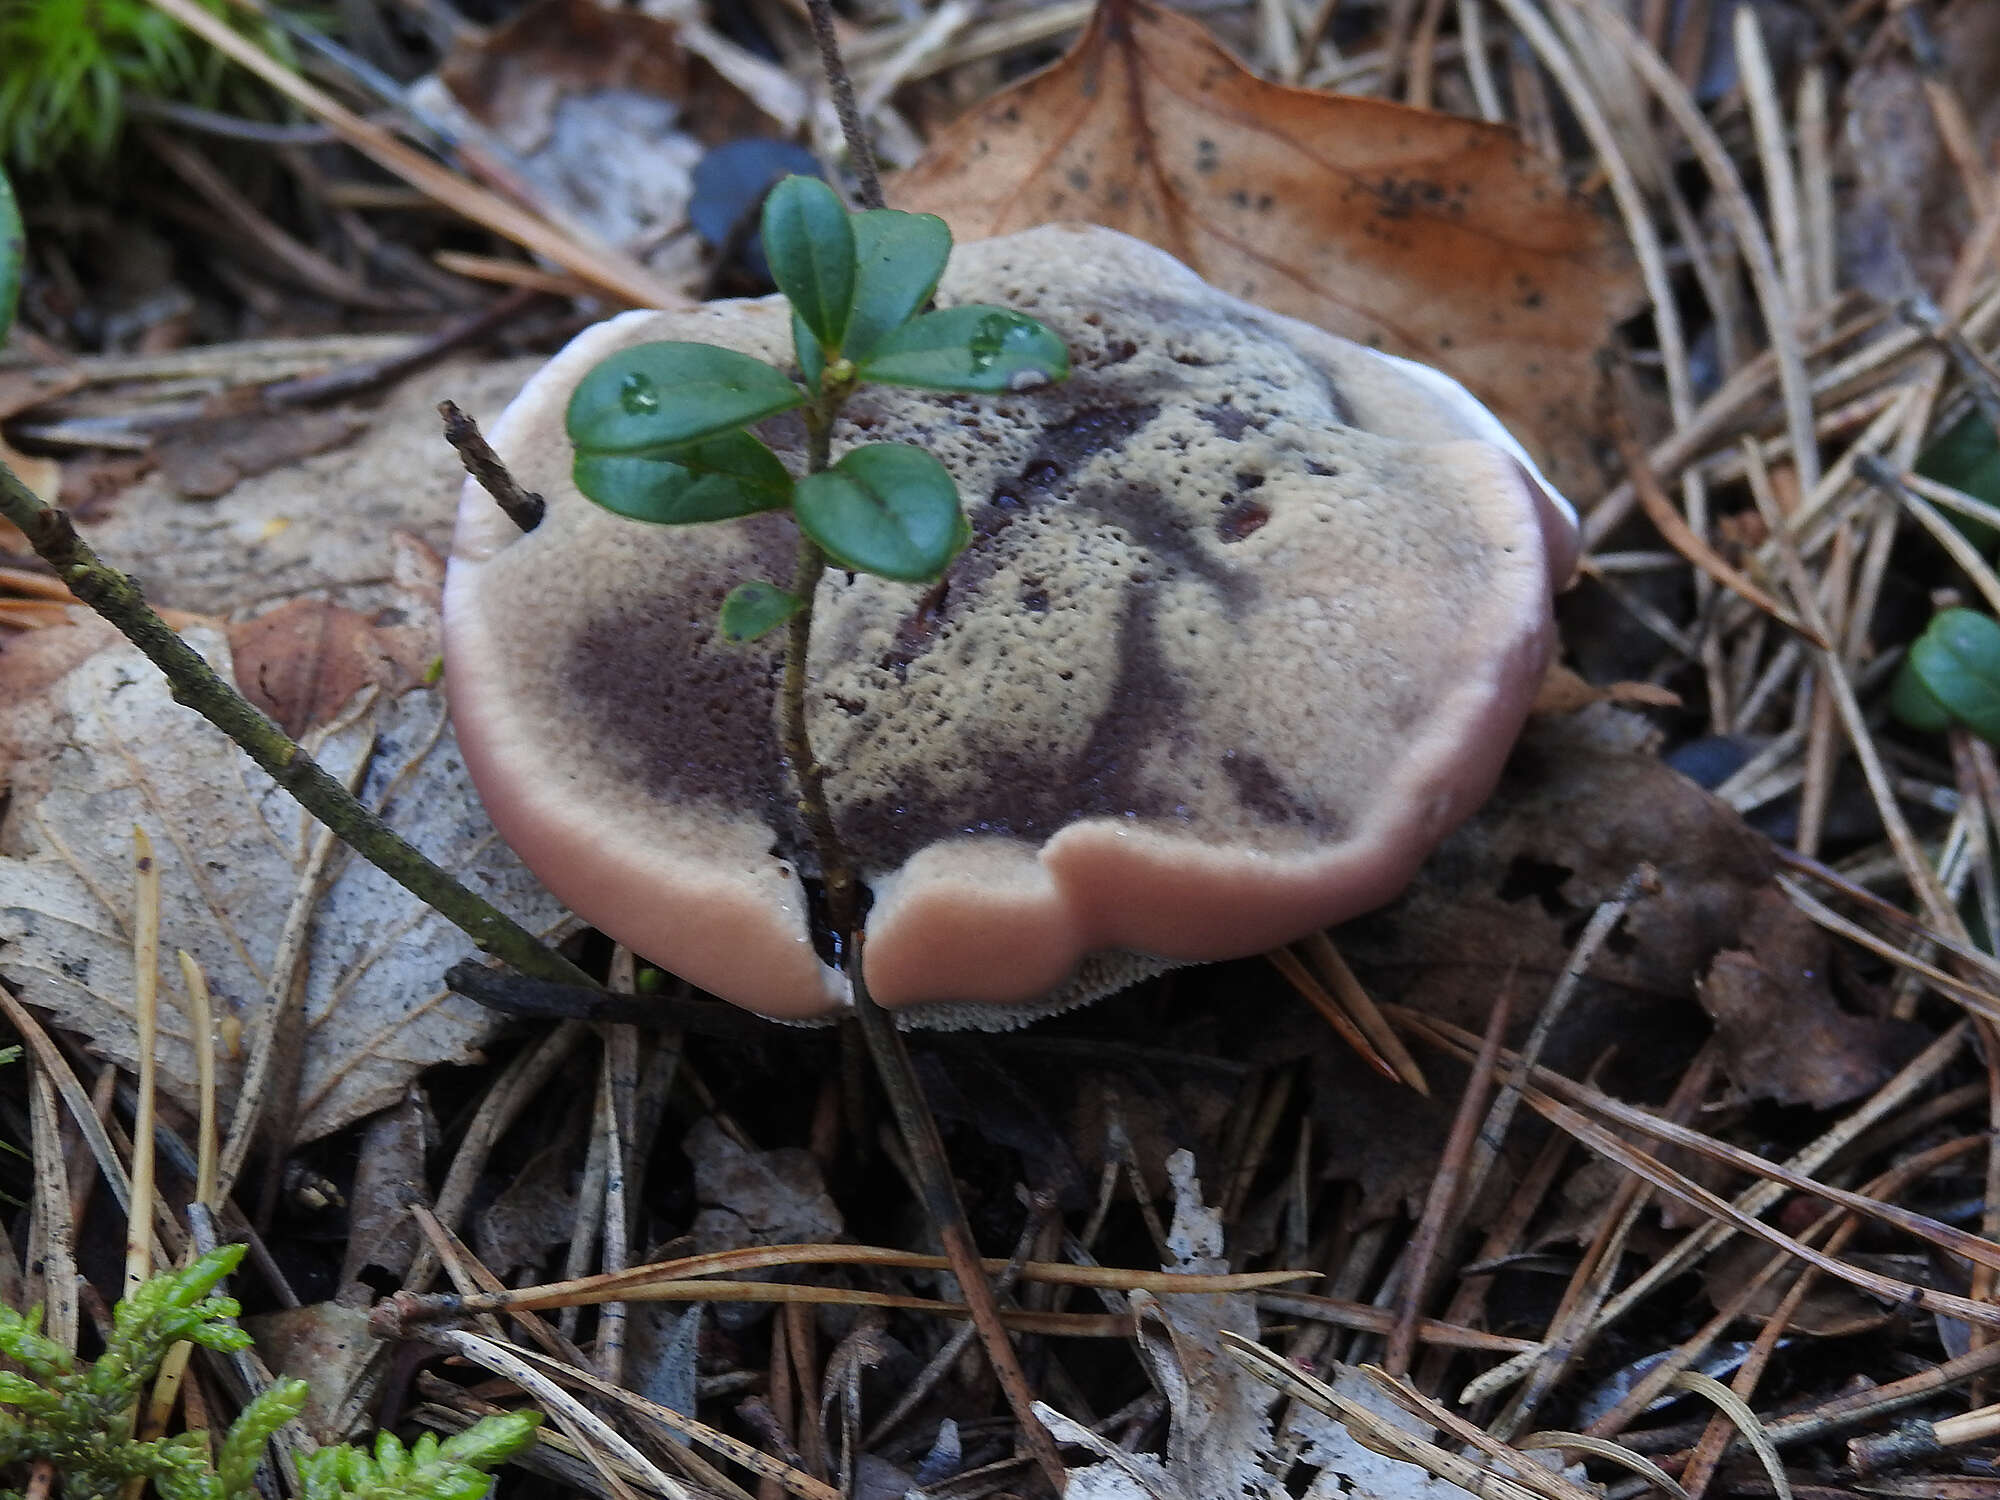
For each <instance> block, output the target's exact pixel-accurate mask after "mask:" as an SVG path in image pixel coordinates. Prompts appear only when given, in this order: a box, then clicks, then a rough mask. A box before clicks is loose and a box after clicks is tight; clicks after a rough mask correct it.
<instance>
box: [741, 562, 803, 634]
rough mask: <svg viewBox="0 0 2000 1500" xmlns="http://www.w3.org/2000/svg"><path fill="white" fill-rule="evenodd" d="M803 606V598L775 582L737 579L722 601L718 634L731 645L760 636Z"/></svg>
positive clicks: (770, 630) (758, 579)
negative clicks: (720, 624)
mask: <svg viewBox="0 0 2000 1500" xmlns="http://www.w3.org/2000/svg"><path fill="white" fill-rule="evenodd" d="M804 608H805V601H804V600H802V599H801V598H799V596H798V595H797V594H794V593H791V592H790V591H789V590H786V589H781V588H779V587H778V586H777V585H776V584H775V583H766V582H765V581H764V580H763V579H761V578H753V579H751V580H750V582H748V583H739V584H737V585H736V587H735V588H733V589H731V590H730V591H729V594H728V596H727V597H726V598H724V599H723V601H722V638H723V639H724V640H725V641H728V642H729V643H730V644H731V645H734V646H742V645H747V644H749V643H750V642H751V641H755V640H761V639H762V638H763V637H765V636H767V635H769V634H770V633H771V632H772V631H774V630H776V629H777V628H778V627H779V626H780V625H782V624H784V623H785V622H786V621H787V620H789V619H791V617H792V616H793V615H795V614H797V613H798V612H799V611H800V610H801V609H804Z"/></svg>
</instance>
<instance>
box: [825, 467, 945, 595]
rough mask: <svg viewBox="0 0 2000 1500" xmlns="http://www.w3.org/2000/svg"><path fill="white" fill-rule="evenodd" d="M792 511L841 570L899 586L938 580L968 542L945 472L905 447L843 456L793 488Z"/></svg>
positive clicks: (942, 468)
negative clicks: (876, 576) (871, 575)
mask: <svg viewBox="0 0 2000 1500" xmlns="http://www.w3.org/2000/svg"><path fill="white" fill-rule="evenodd" d="M792 509H793V512H794V513H795V514H796V515H797V517H798V522H799V528H800V529H801V530H802V531H804V532H805V534H806V535H807V536H809V537H811V538H812V539H813V541H815V542H817V543H818V544H819V545H820V547H821V548H822V549H824V550H825V552H826V554H827V555H828V556H829V557H831V558H832V559H833V560H834V561H835V562H836V563H838V564H839V565H840V566H842V567H844V568H853V569H855V570H856V571H858V572H862V573H876V574H880V575H881V576H882V577H884V578H894V579H897V580H899V581H901V582H904V583H922V582H924V581H925V580H926V579H931V578H935V577H937V576H938V574H940V573H942V572H943V571H944V570H945V568H946V567H947V566H949V565H950V563H951V560H952V558H953V557H955V556H956V555H957V554H958V551H959V549H960V548H961V547H962V546H963V541H962V540H961V538H963V537H965V536H967V535H968V533H967V531H966V530H965V524H966V523H965V517H964V515H963V513H962V512H961V511H960V510H959V508H958V486H957V485H955V484H953V483H952V479H951V475H950V473H949V472H947V471H946V469H945V466H944V465H943V464H941V463H939V462H938V461H937V460H936V459H935V458H933V457H931V455H930V454H928V453H926V452H924V450H923V449H921V448H912V447H910V446H909V445H908V444H906V443H870V444H868V445H867V446H865V447H861V448H851V449H849V450H848V451H847V452H846V453H844V454H843V455H841V459H840V462H838V463H837V464H835V465H834V466H833V467H832V468H830V469H828V470H826V471H824V472H823V473H819V474H808V475H807V476H806V477H805V478H804V479H801V480H800V481H799V483H798V488H797V490H796V491H795V492H794V495H793V500H792Z"/></svg>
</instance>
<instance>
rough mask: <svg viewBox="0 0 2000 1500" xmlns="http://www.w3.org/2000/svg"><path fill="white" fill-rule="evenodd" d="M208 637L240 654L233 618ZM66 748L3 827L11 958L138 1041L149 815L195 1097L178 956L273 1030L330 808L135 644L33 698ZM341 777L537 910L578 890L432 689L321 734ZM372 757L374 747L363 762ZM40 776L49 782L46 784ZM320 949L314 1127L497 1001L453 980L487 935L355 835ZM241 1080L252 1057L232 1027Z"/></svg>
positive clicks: (130, 1041) (479, 1033)
mask: <svg viewBox="0 0 2000 1500" xmlns="http://www.w3.org/2000/svg"><path fill="white" fill-rule="evenodd" d="M187 639H188V640H189V642H190V643H191V644H192V645H194V646H195V647H196V649H198V650H200V651H201V652H202V653H203V654H204V655H205V656H207V657H208V658H209V660H210V661H211V662H212V663H213V664H214V665H215V666H216V667H217V669H218V670H219V671H221V672H223V673H224V674H225V675H227V673H228V672H229V670H230V662H229V655H228V645H227V643H226V641H225V640H224V638H223V637H222V635H221V634H220V633H219V632H217V631H215V630H213V629H210V628H206V627H201V628H197V629H194V630H191V631H189V632H188V633H187ZM35 710H36V712H37V713H39V714H44V715H47V716H48V717H49V719H50V721H51V724H52V726H53V730H54V732H53V733H52V734H51V735H49V736H48V737H47V738H46V739H45V740H44V741H43V743H44V744H45V745H46V746H47V747H48V749H49V751H50V754H51V756H52V757H53V759H52V760H49V761H47V762H46V763H35V764H30V763H25V762H24V763H23V764H22V765H21V766H19V767H17V768H16V769H17V772H18V779H17V783H16V788H15V790H16V800H15V804H14V806H13V808H12V809H11V811H10V815H9V819H8V822H7V824H6V827H5V829H4V833H5V838H6V842H5V843H4V845H0V849H4V854H0V977H3V978H5V979H6V980H7V981H8V982H9V983H10V984H13V985H16V986H18V987H19V988H20V990H21V993H22V996H23V998H24V999H26V1000H28V1001H29V1002H30V1003H32V1004H35V1005H38V1006H41V1007H43V1008H44V1009H46V1010H49V1011H51V1012H53V1013H54V1015H55V1016H56V1018H57V1020H58V1021H59V1022H60V1023H61V1024H63V1025H65V1026H69V1027H72V1028H74V1029H75V1030H77V1031H80V1032H82V1033H83V1034H84V1035H85V1036H87V1037H89V1038H90V1040H91V1043H92V1045H93V1046H94V1047H95V1048H96V1049H97V1050H98V1051H99V1052H100V1053H103V1054H104V1055H106V1056H109V1057H112V1058H114V1059H116V1060H118V1061H120V1062H122V1063H125V1064H127V1065H130V1064H132V1063H133V1062H134V1061H135V1056H134V1029H133V1022H132V1016H131V1004H132V999H131V997H132V989H133V974H132V951H131V950H132V941H131V936H130V932H131V928H130V921H131V910H130V906H131V894H130V891H131V878H130V875H129V870H130V866H131V830H132V828H133V826H134V825H135V824H143V825H144V826H145V827H146V829H147V830H148V832H149V833H150V834H151V835H152V839H153V845H154V849H155V851H156V855H157V857H158V859H159V861H160V871H161V904H162V914H161V924H160V945H161V951H162V953H163V954H166V955H168V956H169V957H168V961H167V962H164V963H162V964H161V966H160V988H161V994H162V997H163V1004H162V1007H161V1010H162V1014H161V1020H160V1032H161V1040H160V1046H159V1049H158V1061H159V1066H160V1084H161V1086H162V1087H163V1088H165V1089H166V1090H167V1091H168V1092H169V1093H170V1094H171V1095H173V1097H175V1098H176V1099H178V1100H179V1101H180V1102H181V1103H183V1104H184V1105H187V1106H189V1107H190V1108H192V1106H193V1102H194V1077H195V1051H194V1039H193V1037H192V1036H191V1034H190V1031H189V1025H188V1020H187V1015H188V1012H187V1006H186V1000H185V996H184V995H183V994H182V993H181V980H180V974H179V971H178V968H177V966H176V965H175V964H174V963H173V962H172V961H171V955H172V953H173V952H174V950H175V949H177V948H185V949H186V950H188V952H190V953H192V954H193V955H194V956H195V957H196V958H197V959H199V960H200V961H201V964H202V967H203V969H204V970H205V971H206V972H207V975H208V979H209V983H210V985H211V987H212V988H213V990H214V992H215V996H216V1002H217V1005H218V1008H219V1009H220V1011H221V1013H222V1014H223V1015H225V1016H233V1017H234V1018H235V1019H236V1020H237V1021H239V1022H241V1023H242V1026H243V1030H244V1031H245V1032H246V1033H251V1032H254V1029H255V1028H254V1026H253V1024H252V1023H253V1021H254V1019H255V1017H256V1016H257V1014H258V1013H259V1012H260V1011H261V1010H262V1008H263V1007H264V1005H265V1004H266V1003H267V1002H266V992H267V988H268V986H269V985H270V983H271V978H272V965H273V962H274V959H275V958H276V955H277V950H278V941H279V934H280V932H281V930H282V929H283V927H284V923H285V916H286V912H287V910H288V908H289V907H290V905H291V903H292V901H293V899H294V897H295V895H296V894H297V893H298V891H299V889H300V886H301V882H302V875H303V872H304V871H305V869H306V865H307V852H308V850H309V849H310V848H311V845H312V842H313V839H314V837H315V836H316V833H317V828H318V825H317V824H314V823H312V822H311V820H309V819H308V818H307V817H306V816H305V814H304V813H303V812H302V811H301V810H300V809H299V808H298V806H297V804H295V803H294V802H292V800H291V799H290V798H289V797H288V796H287V795H286V794H284V793H283V792H281V791H279V790H278V789H277V787H276V786H275V785H274V784H273V783H272V782H271V780H270V779H269V778H268V777H266V776H264V775H263V773H262V772H260V771H258V770H256V768H255V767H253V766H252V765H251V764H250V763H249V761H248V759H247V758H246V757H245V756H243V755H242V753H241V752H239V751H238V750H236V749H235V747H234V746H232V745H231V744H230V743H229V742H228V741H227V740H225V739H224V738H223V737H222V735H221V734H220V733H219V732H218V731H216V730H215V729H213V728H211V727H210V726H209V725H208V724H207V723H206V722H205V721H203V720H201V719H199V718H197V717H196V716H195V715H194V714H192V713H189V712H188V711H187V710H186V709H184V708H182V707H181V706H180V705H179V704H177V703H175V702H174V701H173V699H172V697H171V696H170V695H169V693H168V690H167V686H166V682H165V680H164V679H162V678H161V677H160V675H159V674H158V673H157V672H156V671H154V669H153V668H152V666H151V665H150V664H149V663H147V662H146V661H145V660H144V659H143V658H141V657H140V656H139V655H138V653H137V652H136V651H134V650H133V649H131V648H130V647H127V646H123V645H120V646H117V647H113V648H111V649H108V650H104V651H100V652H98V653H97V654H96V655H94V656H91V657H90V658H89V659H88V660H86V661H84V662H83V663H82V664H81V665H80V666H77V667H75V668H74V669H73V670H71V671H70V672H69V673H68V674H67V675H65V676H64V677H63V678H62V679H61V680H60V681H59V682H57V683H56V684H55V686H54V687H53V688H51V689H50V690H49V692H48V694H47V697H46V701H45V702H42V703H38V704H37V705H35ZM320 758H321V761H322V763H323V764H325V765H326V766H327V769H328V770H329V771H331V772H332V773H333V774H334V775H336V776H349V775H351V774H352V773H354V772H355V771H357V770H360V771H361V780H360V790H361V795H362V797H363V798H364V799H365V800H366V801H368V802H369V803H370V804H371V805H374V806H376V807H377V808H379V809H381V810H382V811H383V812H384V814H385V816H387V817H388V819H389V821H390V822H391V823H393V824H395V825H396V826H397V827H398V828H399V829H400V830H401V831H402V832H403V833H404V834H405V835H406V836H407V837H409V838H410V840H411V841H412V842H413V843H415V844H416V845H417V846H418V847H419V848H422V849H423V850H425V851H426V852H427V853H429V854H430V855H431V856H432V857H433V858H435V859H437V860H438V862H439V863H440V864H442V865H444V866H445V868H447V869H449V870H452V871H454V872H455V873H457V874H458V875H459V877H460V878H461V879H463V880H465V881H466V882H467V883H468V884H470V885H471V886H472V887H473V888H474V889H476V890H478V891H479V892H480V893H481V894H483V895H485V896H487V897H489V898H490V899H491V900H493V901H494V902H496V903H497V904H498V905H499V906H500V907H502V908H503V909H504V910H506V911H508V912H510V913H512V914H513V915H514V916H516V917H517V918H519V919H520V920H522V921H524V922H525V923H527V924H528V926H529V927H531V928H533V929H536V930H539V931H543V932H548V931H552V930H553V929H554V928H555V927H556V926H557V925H558V923H559V922H560V920H561V911H560V908H559V907H557V906H556V904H555V902H554V900H553V899H552V898H551V897H550V896H548V895H547V894H546V893H545V892H544V891H543V890H542V889H541V887H540V886H539V885H537V884H536V883H535V881H534V879H533V877H532V876H530V875H529V874H528V873H527V871H526V870H525V869H523V868H522V866H521V864H520V863H519V861H517V860H516V859H515V858H514V856H513V855H512V853H510V852H509V851H508V850H507V849H506V847H505V846H504V845H502V844H501V843H500V841H499V839H498V837H497V836H496V835H495V834H494V833H493V830H492V827H491V825H490V824H488V823H487V821H486V818H485V815H484V814H483V813H482V812H481V811H480V809H479V803H478V800H477V798H476V797H475V796H474V794H473V791H472V787H471V784H470V782H469V781H468V780H467V779H466V776H465V769H464V765H463V763H462V762H461V761H460V759H459V756H458V752H457V748H456V746H455V745H454V744H453V742H452V740H451V735H450V729H449V726H448V725H447V724H446V722H445V715H444V704H443V702H442V701H441V695H440V694H439V693H437V692H436V691H434V690H422V691H414V692H409V693H405V694H403V695H402V696H400V697H395V698H383V697H378V698H377V699H376V700H375V701H374V704H373V707H372V708H371V709H370V711H369V712H367V713H366V714H364V715H361V716H359V717H358V718H351V719H350V722H349V723H348V724H347V725H346V727H344V728H342V729H339V730H338V731H337V732H336V733H335V734H334V736H333V737H332V738H331V739H330V740H329V742H328V743H327V744H326V745H325V746H324V747H322V749H321V751H320ZM364 758H365V760H366V765H365V768H364V767H363V766H362V761H363V759H364ZM37 791H38V792H39V795H38V796H37V795H34V793H35V792H37ZM329 870H330V878H329V880H328V882H327V883H326V885H325V888H324V890H323V892H322V893H321V894H320V895H319V897H318V899H317V902H316V903H315V906H314V914H315V921H314V923H313V928H312V935H311V938H310V940H309V944H308V949H307V954H306V959H305V985H304V989H305V1000H304V1015H305V1023H304V1028H303V1034H302V1038H301V1040H302V1043H303V1048H304V1056H303V1062H302V1068H301V1074H300V1084H299V1099H298V1110H297V1115H296V1119H297V1122H298V1123H297V1129H296V1138H297V1139H299V1140H302V1141H304V1140H311V1139H314V1138H316V1137H318V1136H322V1135H325V1134H327V1133H328V1132H329V1131H332V1130H335V1129H338V1128H339V1127H340V1126H341V1125H344V1124H346V1123H347V1122H349V1121H351V1120H354V1119H358V1118H359V1117H361V1116H362V1115H366V1114H369V1113H372V1112H373V1111H375V1110H377V1109H381V1108H383V1107H384V1106H386V1105H388V1104H391V1103H393V1102H395V1101H396V1100H397V1099H398V1098H400V1097H401V1096H402V1094H403V1090H404V1087H405V1086H406V1084H407V1083H408V1082H409V1080H410V1079H411V1078H412V1077H413V1076H414V1075H415V1074H416V1073H417V1072H418V1071H419V1070H420V1069H423V1068H426V1067H429V1066H431V1065H433V1064H436V1063H441V1062H465V1061H470V1060H473V1059H474V1058H475V1057H476V1056H477V1049H478V1047H479V1046H480V1044H481V1043H482V1042H484V1041H485V1039H486V1038H487V1037H488V1036H489V1035H490V1034H491V1032H492V1029H493V1022H492V1020H491V1018H490V1016H489V1013H487V1012H485V1011H482V1010H481V1009H480V1008H479V1007H477V1006H476V1005H474V1004H472V1003H471V1002H470V1001H467V1000H465V999H463V998H461V997H459V996H456V995H453V994H450V993H449V992H447V991H446V990H445V989H444V986H443V983H442V980H441V976H442V975H443V974H444V971H445V970H446V969H448V968H450V967H451V965H452V964H454V963H456V962H458V961H460V960H461V959H466V958H471V957H474V956H475V954H474V950H473V947H472V944H471V942H470V941H469V940H468V939H467V938H465V937H464V936H463V935H462V934H460V933H459V931H458V930H457V929H456V928H455V927H453V926H451V925H450V924H449V923H448V922H446V921H445V920H444V919H443V918H442V917H440V916H438V915H437V914H436V913H435V912H433V911H431V910H430V909H429V908H428V907H425V906H423V905H422V904H421V903H419V902H418V901H417V899H416V898H415V897H413V896H411V895H410V894H408V893H407V892H406V891H404V890H403V889H402V887H400V886H398V885H396V884H394V883H393V882H392V881H390V880H389V878H388V877H387V876H385V875H383V874H382V873H381V872H380V871H378V870H376V869H375V868H374V867H373V866H371V865H368V864H366V863H364V862H363V861H361V860H359V859H354V858H347V857H344V855H343V854H341V853H339V852H336V854H335V856H334V859H333V861H332V863H331V865H330V867H329ZM218 1048H219V1049H220V1055H219V1061H220V1063H221V1066H222V1079H223V1097H224V1098H225V1099H233V1098H235V1097H236V1090H237V1086H238V1083H239V1080H240V1076H241V1070H242V1068H243V1065H244V1061H245V1059H244V1058H243V1057H242V1056H240V1055H234V1054H232V1053H231V1052H230V1051H229V1050H227V1049H226V1048H223V1047H222V1045H221V1044H220V1043H218Z"/></svg>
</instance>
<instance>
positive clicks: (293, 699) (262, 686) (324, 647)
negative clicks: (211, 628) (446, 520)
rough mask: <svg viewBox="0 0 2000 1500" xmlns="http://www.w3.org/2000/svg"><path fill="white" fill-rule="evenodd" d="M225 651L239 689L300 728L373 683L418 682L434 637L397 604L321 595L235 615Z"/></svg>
mask: <svg viewBox="0 0 2000 1500" xmlns="http://www.w3.org/2000/svg"><path fill="white" fill-rule="evenodd" d="M411 545H413V546H415V547H417V548H422V547H423V544H422V543H421V542H416V543H412V544H411ZM426 550H427V549H426ZM431 560H432V562H433V563H436V561H437V560H436V558H435V555H434V554H433V555H431ZM438 571H439V572H442V571H443V568H442V564H438ZM229 651H230V656H231V658H232V660H233V661H234V662H235V665H236V685H237V686H238V687H240V688H241V689H242V690H243V694H244V696H245V697H247V698H248V699H249V700H250V701H251V702H252V703H254V704H256V705H257V706H258V707H259V708H261V709H263V710H264V712H265V713H267V714H269V715H270V716H271V717H272V718H274V719H276V720H277V721H278V723H279V725H280V726H282V727H283V729H284V731H285V733H287V734H291V735H298V734H303V733H305V732H306V731H307V730H308V729H313V728H317V727H318V726H320V725H322V724H330V723H332V722H333V720H334V717H335V716H336V715H337V714H338V713H339V712H340V711H341V709H343V708H345V707H346V706H347V704H348V703H350V702H351V701H352V700H353V698H354V695H355V694H356V693H358V692H360V691H361V690H362V689H363V688H364V687H367V686H369V685H371V684H372V685H374V686H376V687H378V688H381V689H382V690H383V691H385V692H390V693H400V692H403V691H405V690H406V689H409V688H412V687H415V686H417V685H418V684H419V683H420V682H422V681H423V680H424V676H425V674H426V672H427V671H428V669H429V667H430V664H431V662H432V661H433V660H434V659H435V658H436V656H437V642H436V634H435V631H434V630H432V629H430V628H428V623H427V622H414V623H413V622H412V621H410V620H409V619H408V618H407V616H406V615H405V614H404V612H402V611H400V610H394V609H389V610H381V611H377V612H376V613H374V614H372V615H370V614H363V613H362V612H361V611H359V610H353V609H347V608H344V607H343V606H341V605H338V604H331V603H328V602H327V601H326V600H324V599H293V600H291V601H289V602H287V603H285V604H281V605H279V606H278V607H277V608H276V609H273V610H268V611H266V612H265V613H263V614H261V615H258V616H256V617H255V618H254V619H249V620H239V621H235V622H233V623H232V624H231V625H230V627H229Z"/></svg>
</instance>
